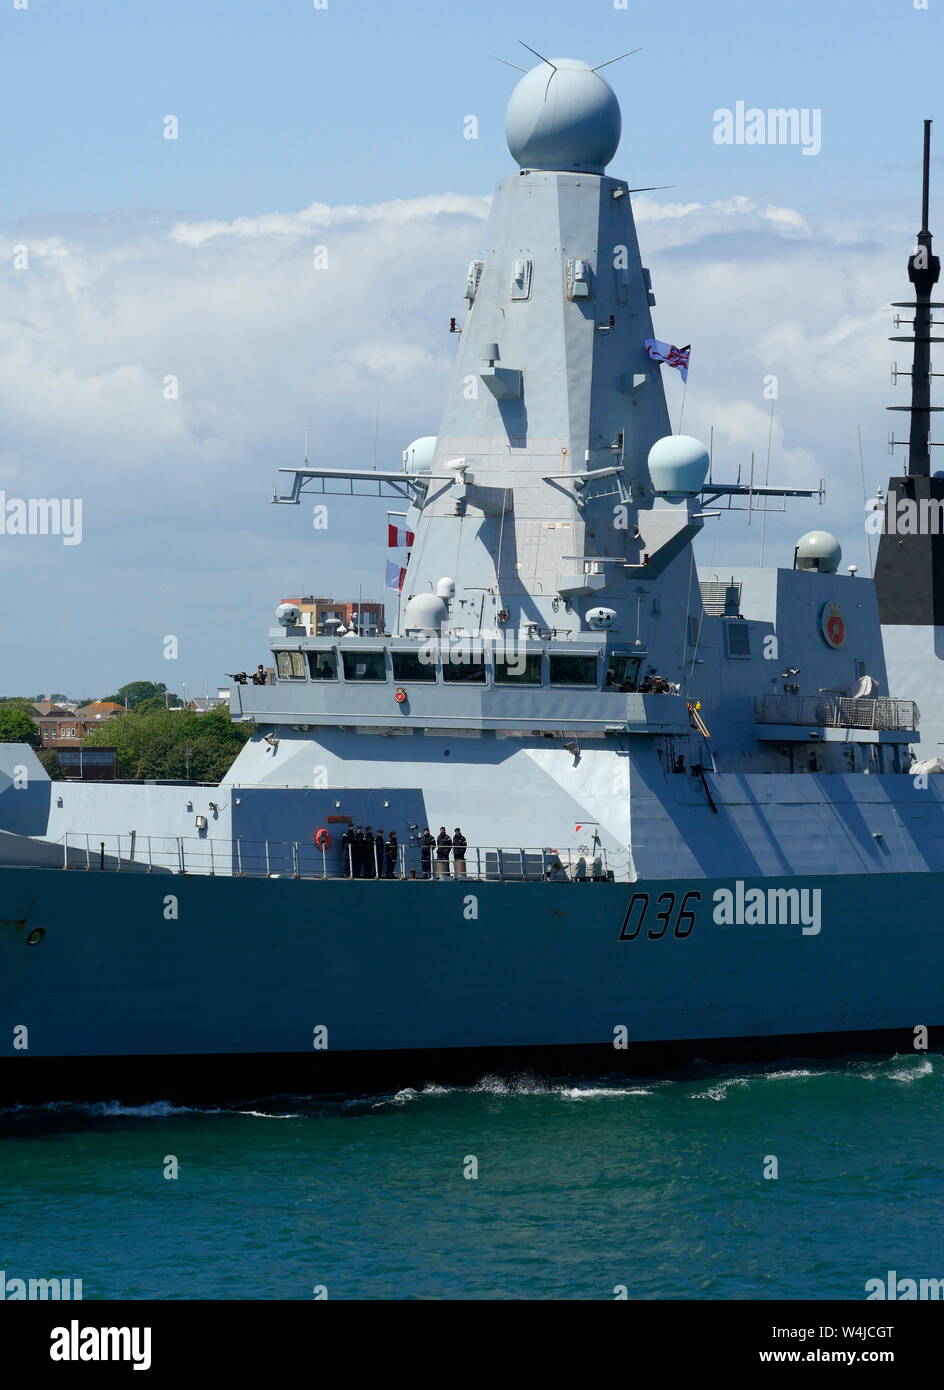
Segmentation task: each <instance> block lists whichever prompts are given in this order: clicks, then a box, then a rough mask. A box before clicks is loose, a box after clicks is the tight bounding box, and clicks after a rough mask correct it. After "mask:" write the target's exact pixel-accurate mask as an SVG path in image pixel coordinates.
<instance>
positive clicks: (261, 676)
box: [252, 661, 269, 685]
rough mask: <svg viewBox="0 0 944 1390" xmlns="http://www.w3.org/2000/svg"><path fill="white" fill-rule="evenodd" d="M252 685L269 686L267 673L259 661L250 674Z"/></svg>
mask: <svg viewBox="0 0 944 1390" xmlns="http://www.w3.org/2000/svg"><path fill="white" fill-rule="evenodd" d="M252 683H253V685H268V684H269V673H268V672H267V671H266V668H265V667H264V666H263V664H262V662H261V661H260V662H259V665H258V666H257V667H256V669H255V670H254V671H253V673H252Z"/></svg>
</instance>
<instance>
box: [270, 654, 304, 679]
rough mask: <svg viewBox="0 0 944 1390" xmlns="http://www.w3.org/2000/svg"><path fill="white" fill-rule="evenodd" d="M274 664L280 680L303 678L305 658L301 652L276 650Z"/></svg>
mask: <svg viewBox="0 0 944 1390" xmlns="http://www.w3.org/2000/svg"><path fill="white" fill-rule="evenodd" d="M275 665H276V669H277V670H278V673H279V680H280V681H297V680H304V679H305V658H304V655H303V654H302V653H301V652H276V654H275Z"/></svg>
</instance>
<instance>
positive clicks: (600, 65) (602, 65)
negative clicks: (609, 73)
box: [590, 48, 642, 72]
mask: <svg viewBox="0 0 944 1390" xmlns="http://www.w3.org/2000/svg"><path fill="white" fill-rule="evenodd" d="M641 52H642V49H641V48H631V49H630V50H629V52H628V53H621V54H620V56H619V57H618V58H607V60H606V62H605V63H597V65H596V67H595V68H591V69H590V71H591V72H599V71H600V69H601V68H608V67H609V66H610V64H611V63H621V62H622V61H623V59H624V58H631V57H632V56H633V54H634V53H641Z"/></svg>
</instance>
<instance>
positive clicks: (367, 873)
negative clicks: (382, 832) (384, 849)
mask: <svg viewBox="0 0 944 1390" xmlns="http://www.w3.org/2000/svg"><path fill="white" fill-rule="evenodd" d="M363 862H364V872H363V873H362V874H361V878H376V877H377V869H376V866H375V864H374V831H373V827H372V826H370V825H365V826H364V861H363Z"/></svg>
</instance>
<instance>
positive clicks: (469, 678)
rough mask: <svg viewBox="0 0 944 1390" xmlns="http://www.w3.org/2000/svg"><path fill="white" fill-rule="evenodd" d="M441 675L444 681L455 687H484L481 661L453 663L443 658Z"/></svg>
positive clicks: (483, 669)
mask: <svg viewBox="0 0 944 1390" xmlns="http://www.w3.org/2000/svg"><path fill="white" fill-rule="evenodd" d="M442 673H443V680H444V681H451V682H452V683H453V684H455V685H484V684H485V663H484V662H483V661H458V662H453V661H449V660H447V659H446V657H445V656H444V657H443V664H442Z"/></svg>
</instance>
